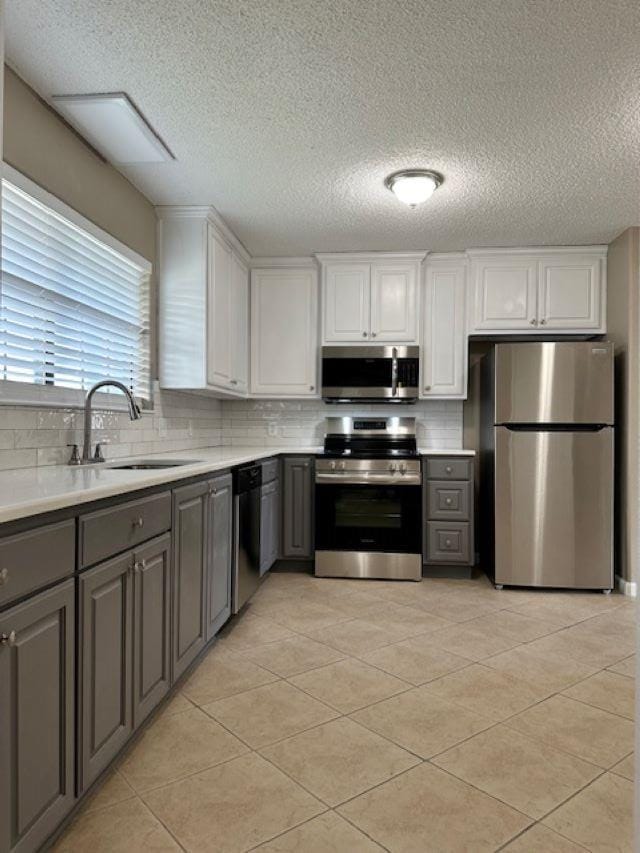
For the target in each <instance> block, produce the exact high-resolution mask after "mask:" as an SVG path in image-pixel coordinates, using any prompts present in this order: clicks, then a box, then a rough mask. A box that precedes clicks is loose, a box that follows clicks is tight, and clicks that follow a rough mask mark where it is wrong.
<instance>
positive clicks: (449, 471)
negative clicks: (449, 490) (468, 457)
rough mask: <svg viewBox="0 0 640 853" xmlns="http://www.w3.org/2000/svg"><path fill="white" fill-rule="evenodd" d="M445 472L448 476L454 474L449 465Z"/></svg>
mask: <svg viewBox="0 0 640 853" xmlns="http://www.w3.org/2000/svg"><path fill="white" fill-rule="evenodd" d="M444 470H445V472H446V473H447V474H451V473H452V472H453V468H452V467H451V465H447V466H446V467H445V469H444Z"/></svg>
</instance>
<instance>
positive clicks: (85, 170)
mask: <svg viewBox="0 0 640 853" xmlns="http://www.w3.org/2000/svg"><path fill="white" fill-rule="evenodd" d="M3 124H4V159H5V162H7V163H9V164H10V165H11V166H13V167H14V168H15V169H18V171H20V172H22V173H23V174H25V175H27V177H29V178H31V180H33V181H35V182H36V183H37V184H39V185H40V186H41V187H43V188H44V189H46V190H48V191H49V192H50V193H53V195H55V196H57V197H58V198H59V199H61V200H62V201H64V202H66V204H68V205H70V206H71V207H73V208H74V209H75V210H77V211H78V212H79V213H81V214H82V215H83V216H86V217H87V219H90V220H91V221H92V222H94V223H95V224H96V225H98V226H99V227H100V228H104V230H105V231H108V232H109V234H112V235H113V236H114V237H115V238H116V239H118V240H120V241H122V242H123V243H125V245H127V246H129V247H130V248H131V249H134V250H135V251H136V252H139V253H140V254H141V255H142V256H143V257H145V258H147V259H148V260H150V261H151V262H153V263H154V262H155V256H156V218H155V212H154V208H153V205H152V204H151V202H150V201H149V200H148V199H147V198H145V196H143V195H142V193H141V192H139V191H138V190H137V189H136V188H135V187H134V186H133V184H131V183H130V182H129V181H128V180H127V179H126V178H125V177H123V176H122V175H121V174H120V172H118V171H117V170H116V169H114V168H113V166H110V165H109V164H108V163H105V162H104V161H103V160H101V159H100V158H99V157H98V156H97V155H96V154H94V152H93V151H92V150H91V149H90V148H89V147H88V146H87V145H85V144H84V142H82V140H81V139H80V138H79V137H78V136H76V135H75V134H74V133H73V132H72V131H71V130H70V129H69V128H68V127H67V126H66V125H65V124H64V123H63V122H62V121H61V120H60V119H59V118H58V117H57V116H56V114H55V113H54V112H52V111H51V110H50V109H48V108H47V107H46V106H45V104H43V103H42V101H41V100H40V99H39V98H38V97H37V95H36V94H35V93H34V92H33V90H32V89H30V88H29V87H28V86H27V85H26V84H25V83H24V82H23V81H22V80H21V79H20V78H19V77H18V76H17V75H16V74H15V73H14V72H13V71H12V70H11V69H10V68H8V67H5V77H4V122H3Z"/></svg>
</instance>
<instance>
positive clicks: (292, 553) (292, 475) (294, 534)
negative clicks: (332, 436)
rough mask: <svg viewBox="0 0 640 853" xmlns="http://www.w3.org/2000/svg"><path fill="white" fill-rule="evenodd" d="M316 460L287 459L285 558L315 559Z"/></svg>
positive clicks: (284, 466) (284, 505)
mask: <svg viewBox="0 0 640 853" xmlns="http://www.w3.org/2000/svg"><path fill="white" fill-rule="evenodd" d="M313 469H314V465H313V458H312V457H309V456H287V457H285V459H284V464H283V473H284V481H283V502H282V509H283V514H284V517H283V524H282V556H283V557H294V558H295V557H298V558H300V559H309V558H311V557H313Z"/></svg>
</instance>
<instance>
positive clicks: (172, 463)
mask: <svg viewBox="0 0 640 853" xmlns="http://www.w3.org/2000/svg"><path fill="white" fill-rule="evenodd" d="M196 461H197V460H196V459H165V460H164V461H162V460H160V459H141V460H140V461H139V462H125V463H123V464H122V465H109V466H107V467H108V468H110V469H111V470H112V471H155V470H160V469H161V468H177V467H179V466H180V465H193V463H194V462H196Z"/></svg>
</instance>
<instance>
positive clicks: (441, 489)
mask: <svg viewBox="0 0 640 853" xmlns="http://www.w3.org/2000/svg"><path fill="white" fill-rule="evenodd" d="M470 494H471V484H470V483H469V482H467V481H466V480H465V481H463V482H456V481H455V480H452V481H451V482H447V481H446V480H428V481H427V518H430V519H440V520H443V521H469V507H470V503H471V502H470Z"/></svg>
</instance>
